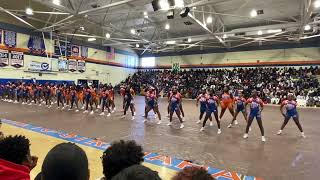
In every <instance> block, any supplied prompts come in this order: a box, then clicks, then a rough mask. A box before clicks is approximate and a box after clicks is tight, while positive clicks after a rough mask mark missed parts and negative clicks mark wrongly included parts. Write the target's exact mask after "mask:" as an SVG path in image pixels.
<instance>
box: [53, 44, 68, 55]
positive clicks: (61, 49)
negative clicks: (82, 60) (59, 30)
mask: <svg viewBox="0 0 320 180" xmlns="http://www.w3.org/2000/svg"><path fill="white" fill-rule="evenodd" d="M54 54H55V55H58V56H65V57H66V56H70V55H71V45H70V43H66V42H65V41H58V40H55V41H54Z"/></svg>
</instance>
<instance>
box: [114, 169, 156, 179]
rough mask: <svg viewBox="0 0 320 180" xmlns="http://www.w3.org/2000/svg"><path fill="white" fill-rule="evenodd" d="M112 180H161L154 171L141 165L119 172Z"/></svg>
mask: <svg viewBox="0 0 320 180" xmlns="http://www.w3.org/2000/svg"><path fill="white" fill-rule="evenodd" d="M112 180H161V178H160V177H159V175H158V172H156V171H152V170H151V169H149V168H147V167H145V166H142V165H133V166H130V167H128V168H126V169H124V170H122V171H121V172H119V173H118V174H117V175H116V176H114V177H113V178H112Z"/></svg>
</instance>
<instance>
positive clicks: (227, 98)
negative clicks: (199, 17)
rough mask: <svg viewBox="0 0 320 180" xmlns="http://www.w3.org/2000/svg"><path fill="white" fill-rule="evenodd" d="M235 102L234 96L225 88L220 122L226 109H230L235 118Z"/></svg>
mask: <svg viewBox="0 0 320 180" xmlns="http://www.w3.org/2000/svg"><path fill="white" fill-rule="evenodd" d="M233 102H234V100H233V95H232V94H230V93H229V89H228V88H227V87H225V88H223V94H222V96H221V113H220V120H221V118H222V116H223V114H224V112H225V111H226V109H229V111H230V113H231V115H232V117H234V110H233Z"/></svg>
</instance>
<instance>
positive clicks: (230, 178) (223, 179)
mask: <svg viewBox="0 0 320 180" xmlns="http://www.w3.org/2000/svg"><path fill="white" fill-rule="evenodd" d="M1 120H2V122H3V123H5V124H9V125H13V126H15V127H19V128H24V129H27V130H30V131H33V132H37V133H41V134H44V135H48V136H51V137H55V138H58V139H62V140H66V141H70V142H73V143H77V144H81V145H84V146H88V147H92V148H95V149H99V150H105V149H107V148H108V147H110V143H105V142H102V141H100V140H95V139H90V138H87V137H84V136H79V135H76V134H72V133H66V132H62V131H56V130H52V129H48V128H43V127H40V126H33V125H30V124H25V123H21V122H16V121H11V120H7V119H1ZM144 162H147V163H150V164H154V165H157V166H161V167H166V168H169V169H172V170H175V171H180V170H182V169H183V168H185V167H188V166H201V165H197V164H193V163H190V162H187V161H184V160H179V159H175V158H172V157H169V156H163V155H159V154H157V153H148V152H146V153H145V156H144ZM202 167H205V168H207V170H208V172H209V173H210V174H211V175H212V176H213V177H215V178H216V179H217V180H262V179H260V178H256V177H253V176H245V175H241V174H239V173H236V172H229V171H226V170H220V169H217V168H213V167H208V166H202Z"/></svg>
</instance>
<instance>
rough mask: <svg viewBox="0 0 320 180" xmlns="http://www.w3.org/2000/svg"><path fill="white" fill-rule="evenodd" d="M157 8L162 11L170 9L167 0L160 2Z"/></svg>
mask: <svg viewBox="0 0 320 180" xmlns="http://www.w3.org/2000/svg"><path fill="white" fill-rule="evenodd" d="M159 6H160V9H162V10H169V8H170V5H169V3H168V0H160V1H159Z"/></svg>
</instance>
